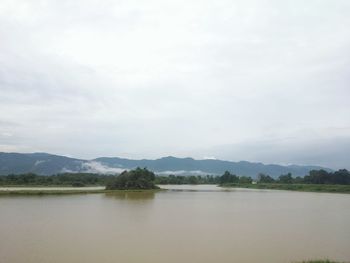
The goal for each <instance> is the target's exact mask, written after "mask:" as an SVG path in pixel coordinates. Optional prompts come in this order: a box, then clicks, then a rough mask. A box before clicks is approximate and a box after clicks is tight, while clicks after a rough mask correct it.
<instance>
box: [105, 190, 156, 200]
mask: <svg viewBox="0 0 350 263" xmlns="http://www.w3.org/2000/svg"><path fill="white" fill-rule="evenodd" d="M154 196H155V192H153V191H144V192H138V191H135V192H133V191H131V192H115V193H106V194H105V197H108V198H115V199H120V200H131V201H133V200H138V201H140V200H141V201H145V200H150V199H154Z"/></svg>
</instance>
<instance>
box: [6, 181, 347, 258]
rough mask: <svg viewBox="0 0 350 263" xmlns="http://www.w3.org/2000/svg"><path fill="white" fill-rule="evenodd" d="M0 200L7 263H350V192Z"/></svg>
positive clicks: (210, 190) (207, 190) (194, 190)
mask: <svg viewBox="0 0 350 263" xmlns="http://www.w3.org/2000/svg"><path fill="white" fill-rule="evenodd" d="M167 188H172V189H175V188H180V189H185V190H182V191H178V190H171V191H164V192H157V193H120V194H90V195H63V196H9V197H5V196H2V197H0V262H1V263H73V262H74V263H78V262H79V263H81V262H84V263H112V262H113V263H115V262H120V263H134V262H138V263H168V262H169V263H172V262H174V263H175V262H176V263H178V262H181V263H187V262H188V263H209V262H210V263H213V262H217V263H229V262H230V263H232V262H237V263H243V262H251V263H254V262H259V263H261V262H262V263H275V262H276V263H277V262H293V261H297V260H302V259H310V258H326V257H327V258H332V259H335V260H341V261H346V260H347V261H349V260H350V228H349V222H350V195H343V194H325V193H301V192H287V191H269V190H243V189H242V190H240V189H235V190H227V191H225V190H221V189H219V188H216V187H215V186H194V187H193V186H184V187H179V186H174V187H173V186H167Z"/></svg>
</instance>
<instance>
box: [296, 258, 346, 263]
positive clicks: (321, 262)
mask: <svg viewBox="0 0 350 263" xmlns="http://www.w3.org/2000/svg"><path fill="white" fill-rule="evenodd" d="M298 263H341V262H336V261H331V260H328V259H326V260H309V261H303V262H298Z"/></svg>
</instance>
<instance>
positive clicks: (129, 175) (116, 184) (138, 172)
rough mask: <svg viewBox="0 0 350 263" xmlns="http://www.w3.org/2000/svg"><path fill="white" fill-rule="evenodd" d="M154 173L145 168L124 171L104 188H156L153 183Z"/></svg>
mask: <svg viewBox="0 0 350 263" xmlns="http://www.w3.org/2000/svg"><path fill="white" fill-rule="evenodd" d="M154 180H155V174H154V173H153V172H151V171H149V170H147V169H146V168H143V169H142V168H139V167H137V168H136V169H135V170H130V171H124V172H122V173H121V174H120V175H118V176H116V177H114V178H113V179H112V180H111V181H109V182H108V183H107V185H106V190H139V189H158V186H156V185H155V184H154Z"/></svg>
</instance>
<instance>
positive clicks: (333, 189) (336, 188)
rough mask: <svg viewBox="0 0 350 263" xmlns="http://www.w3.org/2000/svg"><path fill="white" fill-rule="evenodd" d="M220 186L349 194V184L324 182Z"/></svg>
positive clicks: (224, 185)
mask: <svg viewBox="0 0 350 263" xmlns="http://www.w3.org/2000/svg"><path fill="white" fill-rule="evenodd" d="M220 186H221V187H235V188H249V189H269V190H288V191H300V192H322V193H344V194H350V185H326V184H276V183H257V184H236V183H225V184H221V185H220Z"/></svg>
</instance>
